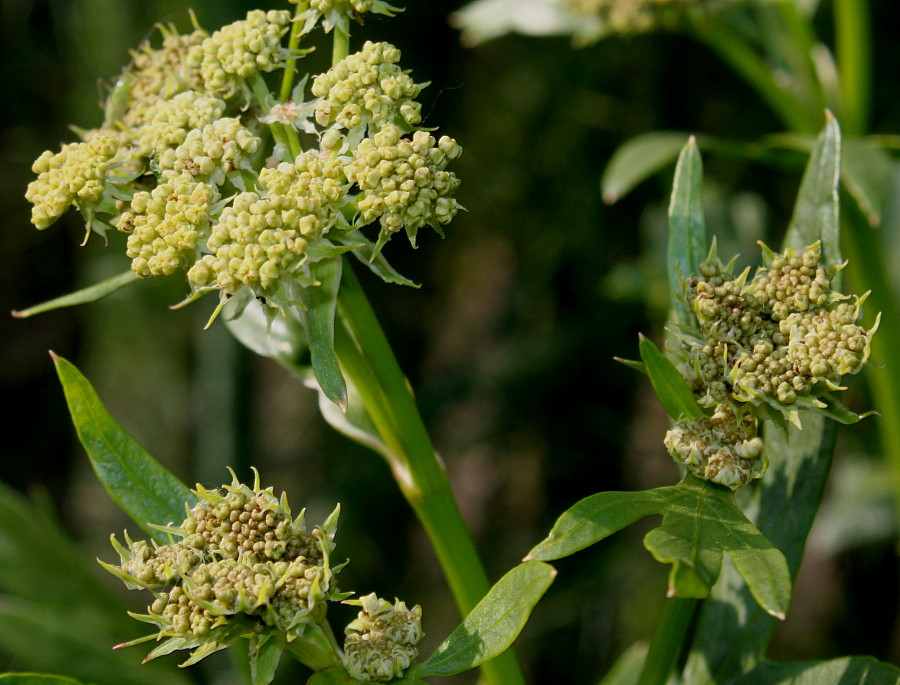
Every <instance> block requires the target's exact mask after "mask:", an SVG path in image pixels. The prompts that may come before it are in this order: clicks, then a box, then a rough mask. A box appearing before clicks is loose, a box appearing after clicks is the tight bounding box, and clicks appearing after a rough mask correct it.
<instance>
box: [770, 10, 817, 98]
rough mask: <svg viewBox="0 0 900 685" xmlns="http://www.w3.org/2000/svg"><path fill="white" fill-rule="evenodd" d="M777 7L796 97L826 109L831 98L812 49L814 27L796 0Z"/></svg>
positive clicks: (785, 53) (814, 47) (815, 42)
mask: <svg viewBox="0 0 900 685" xmlns="http://www.w3.org/2000/svg"><path fill="white" fill-rule="evenodd" d="M775 9H776V10H777V22H778V23H779V24H780V25H781V27H782V28H783V30H784V34H785V38H786V40H783V41H780V42H781V43H783V45H784V47H783V49H782V52H783V55H784V59H785V61H786V62H787V63H788V64H789V65H791V66H790V69H791V72H792V76H793V78H794V80H795V82H796V84H797V90H798V91H799V93H800V94H799V95H798V96H797V98H798V100H801V101H803V102H805V103H807V107H808V108H810V107H811V108H812V109H813V110H814V111H816V112H823V111H824V110H825V109H826V108H827V107H828V100H827V98H826V96H825V89H824V87H823V85H822V82H821V80H820V79H819V75H818V72H817V70H816V66H815V64H814V62H813V52H814V50H815V49H816V44H817V43H818V41H817V40H816V37H815V34H814V33H813V31H812V27H811V26H810V23H809V21H807V20H806V19H805V18H804V17H803V16H801V14H800V10H799V9H798V8H797V3H796V0H781V2H779V3H777V5H776V6H775Z"/></svg>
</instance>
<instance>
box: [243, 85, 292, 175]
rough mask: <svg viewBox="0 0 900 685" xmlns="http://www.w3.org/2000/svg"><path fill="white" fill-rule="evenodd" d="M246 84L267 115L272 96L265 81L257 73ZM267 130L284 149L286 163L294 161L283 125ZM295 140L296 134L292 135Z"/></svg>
mask: <svg viewBox="0 0 900 685" xmlns="http://www.w3.org/2000/svg"><path fill="white" fill-rule="evenodd" d="M247 83H248V84H249V86H250V90H252V91H253V97H255V98H256V101H257V102H258V103H259V106H260V107H261V108H262V109H263V111H265V112H266V113H268V107H269V100H270V99H271V97H272V94H271V93H270V92H269V87H268V86H267V85H266V81H265V79H264V78H263V77H262V74H260V73H259V72H258V71H256V72H253V75H252V76H251V77H250V78H249V79H247ZM269 130H271V131H272V136H273V137H274V138H275V142H276V143H278V144H280V145H281V146H282V147H283V148H284V155H285V159H286V160H287V161H288V162H293V161H294V152H293V146H292V145H291V142H290V138H289V136H288V130H286V128H285V126H284V125H283V124H278V123H271V124H269ZM290 131H291V133H293V132H294V131H293V129H290ZM294 137H295V138H296V134H295V135H294ZM297 145H299V141H297Z"/></svg>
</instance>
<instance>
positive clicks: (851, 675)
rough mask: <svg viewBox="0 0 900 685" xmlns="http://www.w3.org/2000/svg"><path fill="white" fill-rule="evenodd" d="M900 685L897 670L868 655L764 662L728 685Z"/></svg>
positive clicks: (899, 673) (898, 671)
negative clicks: (825, 659)
mask: <svg viewBox="0 0 900 685" xmlns="http://www.w3.org/2000/svg"><path fill="white" fill-rule="evenodd" d="M889 683H894V685H896V684H897V683H900V669H898V668H897V667H896V666H893V665H892V664H888V663H885V662H883V661H878V660H877V659H875V658H873V657H870V656H852V657H844V658H842V659H832V660H831V661H797V662H794V663H789V664H778V663H773V662H769V661H764V662H762V663H760V664H758V665H757V666H756V668H754V669H753V670H752V671H750V672H749V673H745V674H743V675H739V676H738V677H736V678H734V679H733V680H730V681H729V682H728V685H888V684H889Z"/></svg>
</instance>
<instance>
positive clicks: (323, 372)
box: [301, 257, 347, 411]
mask: <svg viewBox="0 0 900 685" xmlns="http://www.w3.org/2000/svg"><path fill="white" fill-rule="evenodd" d="M342 264H343V262H342V261H341V258H340V257H332V258H331V259H328V260H325V261H321V262H315V263H313V264H311V265H310V271H311V273H312V276H313V277H314V278H315V279H316V280H317V281H318V282H319V285H317V286H313V287H310V288H302V289H301V292H302V298H303V305H304V308H305V310H304V312H303V317H304V320H305V322H306V334H307V336H308V338H309V352H310V357H311V361H312V368H313V373H315V375H316V380H317V381H318V382H319V387H321V388H322V392H323V393H325V396H326V397H327V398H328V399H329V400H331V401H332V402H334V403H335V404H336V405H337V406H338V407H340V408H341V411H346V409H347V384H346V382H345V381H344V374H343V373H342V372H341V367H340V365H339V364H338V359H337V355H336V354H335V352H334V313H335V310H336V308H337V292H338V287H339V286H340V284H341V267H342Z"/></svg>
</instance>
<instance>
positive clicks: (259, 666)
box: [249, 633, 284, 685]
mask: <svg viewBox="0 0 900 685" xmlns="http://www.w3.org/2000/svg"><path fill="white" fill-rule="evenodd" d="M283 649H284V648H283V647H282V646H281V644H280V643H279V641H278V640H277V639H275V638H273V637H272V635H271V634H262V635H260V634H259V633H254V635H253V637H251V638H250V652H249V656H250V679H251V681H252V683H253V685H269V683H271V682H272V680H273V679H274V678H275V671H276V670H277V669H278V662H279V661H280V660H281V652H282V651H283Z"/></svg>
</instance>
